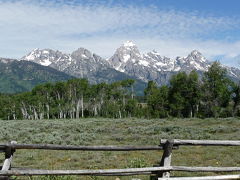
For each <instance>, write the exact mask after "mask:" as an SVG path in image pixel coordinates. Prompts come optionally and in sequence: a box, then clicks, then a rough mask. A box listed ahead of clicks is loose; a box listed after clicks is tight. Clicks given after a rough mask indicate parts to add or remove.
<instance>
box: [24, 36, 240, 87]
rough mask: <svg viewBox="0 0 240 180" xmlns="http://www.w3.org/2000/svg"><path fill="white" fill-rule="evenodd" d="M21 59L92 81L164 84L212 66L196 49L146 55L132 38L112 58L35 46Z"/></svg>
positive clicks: (235, 73) (235, 74)
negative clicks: (185, 52)
mask: <svg viewBox="0 0 240 180" xmlns="http://www.w3.org/2000/svg"><path fill="white" fill-rule="evenodd" d="M21 59H23V60H28V61H33V62H35V63H38V64H41V65H44V66H50V67H53V68H55V69H57V70H59V71H62V72H65V73H67V74H69V75H72V76H75V77H79V78H87V79H89V80H90V82H92V83H98V82H101V81H104V79H105V81H111V80H115V79H114V77H115V76H118V77H119V76H123V74H125V75H128V76H131V77H133V78H134V79H140V80H142V81H144V82H148V81H149V80H153V81H156V82H157V83H158V84H159V85H162V84H166V83H168V81H169V79H170V77H171V76H172V75H173V74H176V73H177V72H180V71H185V72H187V73H189V72H190V71H192V70H195V71H197V72H199V73H200V74H202V73H203V72H204V71H207V69H208V67H209V66H210V65H211V62H210V61H209V60H207V59H206V58H205V57H204V56H203V55H202V54H201V53H200V52H199V51H197V50H193V51H192V52H191V53H190V54H189V55H188V56H186V57H176V58H175V59H172V58H168V57H165V56H161V55H160V54H159V53H158V52H157V51H155V50H153V51H151V52H148V53H146V54H142V53H141V52H140V51H139V49H138V47H137V46H136V45H135V44H134V43H133V42H132V41H127V42H125V43H123V44H122V45H121V46H120V47H119V48H118V49H117V50H116V51H115V53H114V55H113V56H112V57H110V58H109V59H104V58H101V57H100V56H99V55H96V54H94V53H92V52H90V51H89V50H87V49H85V48H79V49H77V50H76V51H74V52H72V53H71V54H65V53H62V52H60V51H53V50H51V49H43V50H40V49H35V50H33V51H32V52H30V53H29V54H28V55H26V56H24V57H23V58H21ZM224 67H226V68H227V70H228V72H229V76H230V77H232V78H233V79H239V78H240V70H239V69H237V68H233V67H227V66H224ZM103 71H104V72H105V75H104V76H105V77H103V78H100V79H99V77H98V74H99V73H101V72H103ZM113 74H117V75H113Z"/></svg>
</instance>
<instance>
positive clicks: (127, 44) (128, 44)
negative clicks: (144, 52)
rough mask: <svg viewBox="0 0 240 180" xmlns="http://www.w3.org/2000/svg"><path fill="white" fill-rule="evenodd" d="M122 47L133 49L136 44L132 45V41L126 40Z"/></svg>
mask: <svg viewBox="0 0 240 180" xmlns="http://www.w3.org/2000/svg"><path fill="white" fill-rule="evenodd" d="M122 46H124V47H134V46H136V44H134V43H133V42H132V41H129V40H128V41H126V42H124V43H123V45H122Z"/></svg>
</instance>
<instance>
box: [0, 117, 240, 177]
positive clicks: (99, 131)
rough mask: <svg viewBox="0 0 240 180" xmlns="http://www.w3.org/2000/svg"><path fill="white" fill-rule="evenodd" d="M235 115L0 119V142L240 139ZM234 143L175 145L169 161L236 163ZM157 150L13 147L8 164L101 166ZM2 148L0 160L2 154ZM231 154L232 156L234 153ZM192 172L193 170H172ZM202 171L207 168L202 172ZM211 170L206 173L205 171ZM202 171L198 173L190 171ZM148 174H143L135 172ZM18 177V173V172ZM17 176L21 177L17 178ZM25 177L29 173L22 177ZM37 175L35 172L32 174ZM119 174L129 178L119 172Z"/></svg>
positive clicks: (136, 160) (144, 161)
mask: <svg viewBox="0 0 240 180" xmlns="http://www.w3.org/2000/svg"><path fill="white" fill-rule="evenodd" d="M239 127H240V119H237V118H227V119H151V120H148V119H136V118H131V119H130V118H129V119H103V118H99V119H97V118H96V119H75V120H66V119H65V120H38V121H37V120H34V121H33V120H18V121H3V120H2V121H0V143H7V142H9V141H12V140H15V141H17V142H18V143H47V144H67V145H141V146H144V145H159V141H160V139H161V138H168V139H169V138H176V139H218V140H240V128H239ZM239 150H240V149H239V147H218V148H216V147H200V146H196V147H180V148H179V149H178V150H174V152H173V157H172V164H173V165H187V166H240V154H239ZM161 154H162V151H136V152H87V151H45V150H17V151H16V153H15V154H14V162H13V167H26V168H33V169H38V168H39V169H105V168H127V167H147V166H153V165H155V164H157V163H158V162H159V161H160V160H161ZM3 155H4V154H1V156H0V160H1V162H2V161H3V159H4V156H3ZM233 157H234V158H233ZM172 174H173V175H192V174H193V173H191V174H190V173H179V172H178V173H172ZM205 174H207V173H205ZM208 174H210V173H208ZM195 175H203V173H195ZM135 177H139V178H141V179H149V177H148V176H135ZM115 178H116V177H108V178H106V177H89V176H88V177H84V176H81V177H80V176H78V177H76V176H71V177H52V178H50V177H43V179H115ZM17 179H20V178H19V177H18V178H17ZM21 179H22V178H21ZM25 179H28V178H26V177H25ZM31 179H40V177H36V178H31ZM120 179H131V178H130V177H120Z"/></svg>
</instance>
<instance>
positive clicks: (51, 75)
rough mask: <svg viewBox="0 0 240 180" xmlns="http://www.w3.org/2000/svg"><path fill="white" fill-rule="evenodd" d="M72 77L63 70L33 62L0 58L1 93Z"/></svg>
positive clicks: (14, 91)
mask: <svg viewBox="0 0 240 180" xmlns="http://www.w3.org/2000/svg"><path fill="white" fill-rule="evenodd" d="M72 78H73V77H72V76H70V75H67V74H65V73H64V72H60V71H57V70H55V69H53V68H51V67H47V66H42V65H39V64H36V63H34V62H30V61H23V60H22V61H18V60H13V59H4V58H0V92H1V93H18V92H24V91H29V90H31V89H32V88H33V87H34V86H36V85H38V84H41V83H46V82H56V81H64V80H68V79H72Z"/></svg>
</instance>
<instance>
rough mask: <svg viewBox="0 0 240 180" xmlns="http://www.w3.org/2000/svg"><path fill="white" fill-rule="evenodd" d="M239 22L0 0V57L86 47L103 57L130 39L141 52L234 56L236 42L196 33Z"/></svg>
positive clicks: (182, 14) (140, 9) (194, 14)
mask: <svg viewBox="0 0 240 180" xmlns="http://www.w3.org/2000/svg"><path fill="white" fill-rule="evenodd" d="M71 2H73V1H71ZM239 25H240V22H239V18H230V17H214V16H207V15H201V14H200V13H198V12H179V11H173V10H172V11H164V10H159V9H158V8H156V7H152V6H151V7H134V6H126V7H122V6H103V5H101V4H100V3H96V1H93V2H92V3H88V4H78V5H76V4H75V3H74V2H73V3H68V4H65V3H64V2H63V1H62V3H60V2H59V3H58V4H54V3H51V1H47V0H42V1H30V0H19V1H1V0H0V37H1V38H0V39H1V41H0V53H1V54H0V56H5V57H15V58H20V57H21V56H23V55H25V54H26V53H27V52H28V51H30V50H31V49H34V48H36V47H39V48H53V49H59V50H62V51H65V52H71V51H73V50H74V49H76V48H78V47H86V48H88V49H90V50H92V51H94V52H96V53H98V54H99V55H101V56H103V57H109V56H111V55H112V54H113V52H114V51H115V49H116V48H117V47H118V46H119V45H120V44H121V43H122V42H123V41H125V40H127V39H130V40H133V41H135V42H136V44H138V45H139V48H140V49H141V50H142V51H143V52H146V51H149V50H152V49H156V50H158V51H159V52H160V53H161V54H163V55H166V56H170V57H174V56H176V55H180V56H182V55H187V53H189V52H190V51H191V50H192V49H198V50H200V51H202V52H203V54H204V55H206V56H207V57H209V58H213V57H215V56H216V55H219V54H220V55H224V56H226V57H230V56H232V57H234V56H237V55H238V54H240V41H239V42H232V43H231V42H227V40H225V39H224V38H223V39H222V40H221V41H220V40H216V39H215V40H214V39H210V38H209V39H206V38H205V39H204V38H203V39H202V40H201V38H200V37H205V36H210V35H211V34H215V33H219V32H220V33H221V32H225V31H228V30H234V29H238V30H239V27H240V26H239Z"/></svg>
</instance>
